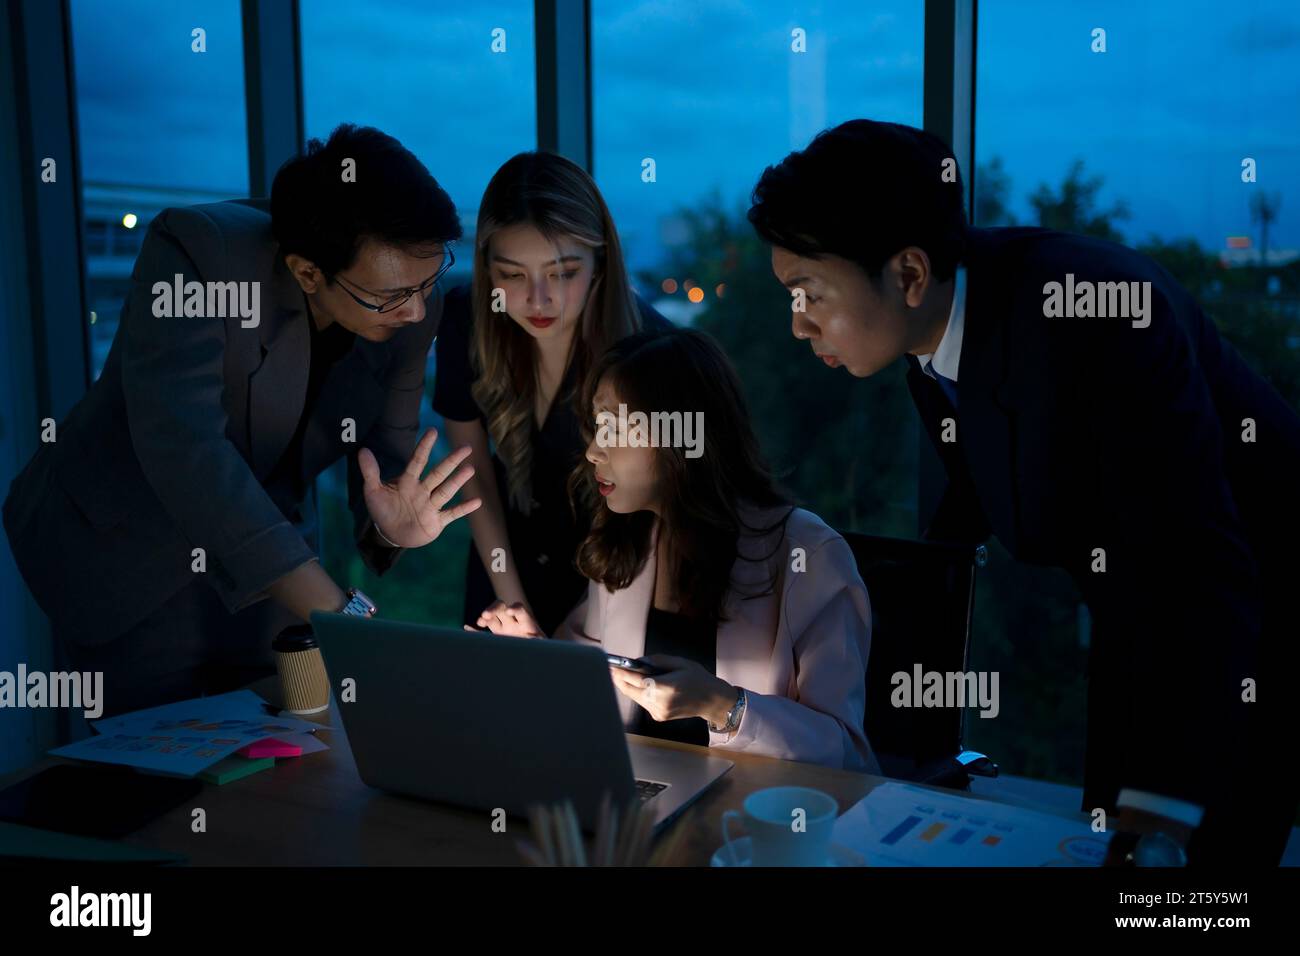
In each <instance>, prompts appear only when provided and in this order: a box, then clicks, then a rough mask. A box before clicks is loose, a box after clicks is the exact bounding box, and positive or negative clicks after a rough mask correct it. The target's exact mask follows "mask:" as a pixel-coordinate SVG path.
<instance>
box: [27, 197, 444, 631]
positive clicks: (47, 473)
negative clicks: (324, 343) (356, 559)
mask: <svg viewBox="0 0 1300 956" xmlns="http://www.w3.org/2000/svg"><path fill="white" fill-rule="evenodd" d="M277 249H278V246H277V244H276V242H275V239H274V238H273V237H272V235H271V220H270V216H269V215H268V214H267V212H266V203H265V201H254V200H241V201H234V202H223V203H211V204H208V205H202V206H194V207H189V208H173V209H166V210H164V211H163V212H161V213H159V215H158V216H157V217H156V218H155V219H154V220H153V223H152V224H151V226H150V227H149V233H148V235H147V237H146V238H145V241H144V246H143V248H142V250H141V252H140V256H139V258H138V259H137V260H136V264H135V269H134V271H133V272H132V275H131V280H132V281H131V288H130V292H129V293H128V295H127V299H126V302H125V304H124V305H123V308H122V319H121V325H120V327H119V328H118V331H117V335H116V337H115V338H114V340H113V346H112V349H111V351H110V352H109V355H108V360H107V363H106V364H105V366H104V370H103V373H102V374H101V375H100V377H99V380H98V381H96V382H95V384H94V385H92V386H91V388H90V389H89V391H87V393H86V394H85V396H83V398H82V399H81V401H79V402H78V403H77V405H76V406H75V407H74V408H73V410H72V411H71V412H70V413H69V415H68V417H67V419H66V420H65V421H63V422H61V423H59V425H58V429H57V441H55V442H52V443H49V444H45V445H43V446H42V447H41V449H40V451H39V452H37V454H36V455H35V456H34V457H33V459H32V461H31V462H29V463H28V465H27V467H26V468H25V469H24V470H23V471H22V472H21V473H20V474H19V475H18V477H17V478H15V479H14V482H13V485H12V486H11V488H10V492H9V496H8V498H7V499H6V500H5V503H4V525H5V529H6V531H7V532H8V535H9V541H10V545H11V547H12V550H13V553H14V557H15V559H16V561H17V563H18V566H19V568H20V569H21V571H22V573H23V577H24V578H25V579H26V581H27V584H28V586H29V587H30V588H31V590H32V593H33V595H34V596H35V598H36V600H37V602H38V603H39V604H40V605H41V607H42V608H43V609H44V610H45V612H46V613H47V614H48V615H49V616H50V618H51V621H52V623H53V625H54V627H55V632H56V633H61V634H66V635H68V636H69V638H70V639H71V640H74V641H76V642H79V643H85V644H97V643H102V642H106V641H108V640H111V639H112V638H113V637H115V636H117V635H119V634H121V633H122V632H123V631H125V630H127V629H128V628H130V627H132V626H133V625H135V624H136V623H138V622H139V621H141V620H143V619H144V618H145V617H147V616H148V615H149V614H150V612H151V611H153V610H154V609H156V608H158V607H159V606H160V605H162V604H163V603H164V602H165V601H167V599H168V598H169V597H171V596H172V595H174V594H175V593H176V592H177V591H178V590H179V589H180V588H182V587H184V586H185V585H187V584H189V583H191V582H192V581H193V580H194V579H195V575H196V573H197V572H195V571H194V570H192V569H191V568H192V565H193V563H194V558H193V557H192V551H193V549H194V548H203V549H204V552H205V555H206V563H207V570H206V572H205V573H203V574H202V575H201V576H202V578H203V580H204V581H205V582H206V583H207V584H208V585H210V586H211V587H212V588H214V589H215V590H216V592H217V594H218V595H219V596H220V598H221V600H222V603H223V604H224V606H225V608H226V609H227V610H228V611H229V612H231V613H234V612H235V611H238V610H241V609H243V608H245V607H248V606H249V605H251V604H253V603H255V602H257V601H259V600H261V599H263V598H264V597H265V596H266V589H267V587H268V585H270V584H271V583H272V582H274V581H275V580H277V579H278V578H280V577H282V576H283V575H284V574H286V573H288V572H289V571H292V570H293V569H294V568H297V567H299V566H300V565H302V564H304V563H306V562H307V561H309V560H311V559H312V558H314V557H315V554H314V551H313V546H312V543H314V539H315V537H316V529H315V513H314V512H315V509H314V508H313V507H299V508H298V509H297V510H296V512H295V513H293V514H291V515H290V516H289V517H286V515H285V514H283V513H282V512H281V510H280V509H279V508H278V507H277V506H276V504H275V503H274V502H273V501H272V499H271V496H270V495H269V494H268V493H267V490H266V489H265V488H264V487H263V484H262V482H263V481H264V480H265V479H266V477H267V476H268V474H269V473H270V472H271V470H272V468H273V467H274V466H275V464H276V462H277V461H278V460H279V458H280V456H281V454H282V453H283V452H284V450H285V448H286V446H287V445H288V443H289V441H290V440H291V439H292V437H293V434H294V430H295V428H296V426H297V423H298V419H299V418H300V416H301V415H302V410H303V405H304V402H305V395H306V386H307V372H308V368H309V364H310V333H309V329H308V327H307V323H308V321H310V319H309V316H308V313H307V310H306V304H305V301H304V298H303V293H302V290H301V289H300V287H299V286H298V284H297V282H296V281H295V280H294V279H293V278H292V277H291V276H290V275H289V272H288V270H287V268H286V267H285V264H284V261H283V259H282V257H281V256H280V255H278V252H277ZM176 273H180V274H182V275H183V276H184V281H187V282H188V281H190V280H194V279H197V280H199V281H232V280H234V281H257V282H260V283H261V285H260V295H261V302H260V322H259V324H258V325H257V326H256V327H250V328H243V327H242V325H241V319H240V317H239V316H238V315H234V316H231V317H228V318H224V319H223V318H211V317H209V318H197V317H188V318H186V317H176V318H159V317H156V316H155V315H154V309H153V305H154V295H153V291H152V290H153V286H154V283H155V282H159V281H166V282H169V283H170V282H172V280H173V277H174V276H175V274H176ZM441 317H442V297H441V292H438V291H435V292H434V293H433V294H432V296H431V298H430V300H429V302H428V308H427V314H426V316H425V319H424V321H423V322H421V323H419V324H418V325H412V326H408V327H407V328H404V329H402V330H401V331H400V332H399V333H398V334H397V335H395V336H394V337H393V338H392V339H390V340H389V341H388V342H385V343H381V344H376V343H372V342H368V341H366V340H364V339H361V338H358V339H357V341H356V344H355V345H354V347H353V349H352V351H351V353H350V354H348V355H347V356H346V357H345V358H344V359H343V360H342V361H340V362H339V363H338V364H337V365H336V366H334V367H333V369H332V370H331V371H330V373H329V375H328V377H327V379H326V380H325V383H324V387H323V388H322V391H321V394H320V397H319V399H318V402H317V407H316V411H315V413H314V414H313V417H312V420H311V422H310V424H309V426H308V428H307V430H306V433H305V436H304V439H303V454H302V459H303V473H304V475H306V476H308V477H314V476H315V475H316V474H318V473H319V472H320V471H321V470H323V469H324V468H325V467H327V466H328V465H329V464H331V463H332V462H334V461H337V460H338V459H339V458H340V457H341V456H344V455H346V456H347V458H348V492H349V494H348V497H349V505H350V507H351V510H352V513H353V516H354V519H355V526H354V533H355V535H356V538H357V542H358V546H359V547H360V548H361V551H362V556H363V558H364V559H365V561H366V564H367V565H368V566H369V567H370V568H371V569H372V570H374V571H376V572H377V573H380V574H382V573H383V572H384V571H386V570H387V569H388V568H389V567H390V566H391V565H392V563H393V561H395V560H396V558H397V555H398V554H399V553H400V552H399V550H398V549H391V548H384V547H382V546H377V545H376V544H373V543H372V542H373V536H372V534H371V531H370V529H371V527H372V525H371V522H370V520H369V516H368V515H367V513H366V508H365V503H364V500H363V496H362V493H361V478H360V470H359V468H358V466H357V462H356V459H357V450H358V449H360V448H363V447H364V448H369V449H370V450H371V451H373V452H374V453H375V456H376V458H377V459H378V461H379V466H380V470H381V473H382V475H383V476H384V478H385V479H388V478H390V477H392V476H393V475H395V474H396V473H398V472H400V471H401V469H402V468H403V467H405V465H406V462H407V461H408V460H409V459H410V455H411V453H412V452H413V451H414V448H415V444H416V442H417V440H418V437H419V435H418V433H419V411H420V403H421V401H422V399H423V396H424V369H425V359H426V356H427V355H428V352H429V348H430V346H431V344H432V342H433V339H434V336H435V334H436V332H437V327H438V323H439V321H440V320H441ZM344 418H352V419H354V420H355V422H356V432H355V433H356V439H357V440H356V442H355V443H354V444H347V443H344V442H343V440H342V426H341V424H340V423H341V421H342V419H344ZM290 518H292V519H293V520H290ZM309 540H310V541H311V542H312V543H309Z"/></svg>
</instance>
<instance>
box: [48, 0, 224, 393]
mask: <svg viewBox="0 0 1300 956" xmlns="http://www.w3.org/2000/svg"><path fill="white" fill-rule="evenodd" d="M239 18H240V5H239V2H238V0H205V2H203V3H198V4H185V5H183V6H182V5H178V4H175V3H168V2H164V0H138V2H134V3H131V4H127V5H123V4H105V3H99V2H95V0H73V3H72V32H73V63H74V68H75V73H76V95H77V120H78V124H79V129H78V143H79V146H80V153H81V157H80V158H81V177H82V187H83V193H82V209H83V215H84V217H85V221H84V228H85V250H86V289H87V299H88V304H89V307H90V310H91V315H90V344H91V372H92V374H93V375H94V377H96V378H98V377H99V373H100V371H101V370H102V369H103V367H104V360H105V359H106V358H107V357H108V350H109V347H110V346H111V345H112V343H113V336H114V334H115V333H116V332H117V322H118V316H119V313H120V312H121V310H122V301H123V299H124V298H125V296H126V292H127V289H128V287H129V282H130V276H131V269H132V267H133V266H134V264H135V257H136V255H137V254H138V253H139V251H140V244H141V242H142V241H143V239H144V233H145V231H146V230H147V229H148V228H149V223H150V222H151V221H152V220H153V217H154V216H155V215H157V213H158V212H159V211H161V210H163V209H165V208H167V207H168V206H189V205H194V204H197V203H204V202H219V201H221V200H223V199H235V198H240V197H243V196H245V195H247V192H248V137H247V130H246V127H245V119H244V54H243V34H242V32H241V28H240V19H239ZM196 30H201V31H203V32H202V33H201V34H199V35H197V36H196V35H195V33H194V31H196Z"/></svg>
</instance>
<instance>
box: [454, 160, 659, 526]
mask: <svg viewBox="0 0 1300 956" xmlns="http://www.w3.org/2000/svg"><path fill="white" fill-rule="evenodd" d="M515 225H530V226H534V227H536V228H537V230H538V231H539V232H541V233H542V235H544V236H546V237H547V238H548V239H550V240H551V241H552V242H555V243H557V244H558V242H559V240H560V239H561V238H563V237H568V238H572V239H574V240H576V241H577V242H580V243H582V244H583V245H585V246H588V247H590V248H591V249H593V250H594V251H595V258H596V261H595V275H594V276H593V278H592V281H591V287H590V289H589V290H588V292H587V301H586V305H585V307H584V308H583V310H582V316H581V319H580V320H579V321H580V323H581V324H580V325H579V328H578V330H577V333H576V334H575V335H574V337H573V345H572V348H571V351H570V354H569V359H568V361H569V363H570V364H573V365H575V366H576V373H577V376H578V378H577V381H579V382H581V381H582V380H583V378H584V377H585V375H586V372H587V370H588V369H589V368H590V367H591V363H592V362H593V361H594V359H595V357H596V356H598V355H600V354H601V353H602V352H603V351H604V350H605V349H606V348H607V347H608V346H609V345H610V343H612V342H615V341H617V340H618V339H620V338H622V337H623V336H624V335H626V334H628V333H629V332H633V331H635V330H636V329H638V328H640V321H639V315H638V312H637V306H636V299H635V298H634V296H633V295H632V287H631V285H630V284H629V283H628V280H627V272H626V270H625V269H624V266H623V250H622V247H621V246H620V245H619V241H618V232H617V231H616V230H615V228H614V221H613V219H612V218H611V217H610V214H609V209H608V208H607V207H606V205H605V200H604V199H602V198H601V195H600V192H599V190H597V189H596V184H595V183H594V182H593V181H592V179H591V177H590V176H588V175H587V173H586V172H584V171H583V169H582V168H581V167H580V166H578V165H577V164H575V163H573V162H570V161H569V160H567V159H565V158H564V157H563V156H556V155H554V154H551V153H536V152H528V153H520V154H518V155H517V156H514V157H512V158H511V159H509V160H507V161H506V163H505V165H503V166H502V167H501V168H500V169H498V170H497V172H496V175H494V176H493V177H492V181H491V182H489V183H488V187H487V190H486V191H485V192H484V193H483V202H482V204H481V205H480V207H479V214H478V232H477V236H476V238H475V247H476V248H475V251H474V280H473V295H472V302H473V310H474V336H473V343H472V346H471V356H470V357H471V361H472V363H473V365H474V367H475V370H476V371H477V373H478V379H477V381H475V383H474V386H473V389H472V394H473V396H474V400H475V401H476V402H477V403H478V406H479V408H481V409H483V413H484V417H485V418H486V419H487V430H488V434H489V435H491V436H492V440H493V441H494V442H496V447H497V455H498V456H499V457H500V458H501V461H502V462H503V463H504V464H505V466H506V480H507V485H508V488H507V489H505V490H506V492H507V497H508V499H509V501H511V502H512V503H513V504H514V505H515V507H516V508H517V509H518V510H520V511H521V512H522V513H524V514H528V513H529V511H530V510H531V507H532V497H533V496H532V463H533V441H532V438H533V431H534V425H533V410H534V408H535V405H536V396H537V349H536V347H535V346H534V344H533V340H532V337H531V336H529V334H528V333H527V332H525V331H524V330H523V329H521V328H520V327H519V326H518V325H517V324H516V323H515V322H514V320H513V319H511V318H510V316H509V315H506V314H505V313H500V312H493V311H492V308H491V302H492V279H491V273H490V271H489V263H488V252H489V250H490V248H491V243H492V237H493V235H495V234H496V233H497V231H498V230H501V229H504V228H506V227H507V226H515ZM572 399H573V396H565V395H556V397H555V401H557V402H560V401H571V400H572Z"/></svg>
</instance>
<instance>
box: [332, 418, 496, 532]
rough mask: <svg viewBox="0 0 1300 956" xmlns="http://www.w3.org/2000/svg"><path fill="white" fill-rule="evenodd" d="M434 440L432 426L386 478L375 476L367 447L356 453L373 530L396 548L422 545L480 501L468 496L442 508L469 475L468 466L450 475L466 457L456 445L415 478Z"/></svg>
mask: <svg viewBox="0 0 1300 956" xmlns="http://www.w3.org/2000/svg"><path fill="white" fill-rule="evenodd" d="M437 440H438V430H437V429H436V428H431V429H429V430H428V431H427V432H425V433H424V437H423V438H421V439H420V443H419V444H418V445H416V446H415V454H414V455H412V456H411V460H410V461H409V462H407V464H406V469H405V470H404V471H403V472H402V473H401V474H400V475H398V476H397V478H395V479H394V480H392V481H382V480H380V475H379V463H378V462H377V461H376V460H375V455H374V452H372V451H371V450H370V449H369V448H363V449H361V450H360V451H359V452H357V464H358V465H359V466H360V468H361V477H362V479H363V480H364V482H365V489H364V491H365V498H366V509H367V510H368V511H369V512H370V518H371V520H372V521H374V523H375V526H376V527H377V528H378V529H379V533H380V534H382V535H383V536H384V537H385V538H387V539H388V540H389V541H391V542H392V543H393V544H395V545H397V546H398V547H401V548H419V547H423V546H424V545H426V544H428V543H429V542H430V541H433V540H435V539H436V538H437V537H438V535H440V534H442V531H443V529H444V528H446V527H447V525H449V524H451V523H452V522H453V521H455V520H456V519H457V518H462V517H464V516H465V515H467V514H469V513H470V512H471V511H474V510H475V509H476V508H478V506H479V505H480V504H482V501H480V500H479V499H478V498H471V499H470V500H469V501H462V502H461V503H460V504H458V505H456V507H454V508H447V510H446V511H443V510H442V509H443V508H444V507H446V505H447V502H449V501H451V499H452V498H453V497H455V494H456V492H457V491H459V490H460V486H461V485H463V484H464V483H465V482H466V481H467V480H468V479H469V477H470V476H471V475H473V474H474V469H473V468H472V467H471V466H469V465H465V466H464V467H462V468H461V469H460V470H458V471H456V473H455V474H454V475H453V474H452V471H453V470H455V469H456V466H457V465H459V464H460V463H461V462H463V461H464V460H465V459H466V458H468V457H469V453H470V450H469V448H459V449H457V450H456V451H454V452H452V453H451V454H450V455H448V456H447V457H446V458H444V459H443V460H442V461H441V462H440V463H439V464H438V465H437V466H436V467H434V468H433V469H432V470H431V471H430V472H429V474H428V475H427V476H426V477H424V478H421V477H420V475H421V474H423V472H424V467H425V465H427V464H428V463H429V454H430V452H432V451H433V445H434V442H436V441H437Z"/></svg>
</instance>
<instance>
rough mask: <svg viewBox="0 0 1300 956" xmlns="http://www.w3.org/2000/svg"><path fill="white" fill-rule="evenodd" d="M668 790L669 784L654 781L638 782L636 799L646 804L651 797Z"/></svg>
mask: <svg viewBox="0 0 1300 956" xmlns="http://www.w3.org/2000/svg"><path fill="white" fill-rule="evenodd" d="M667 789H668V784H666V783H655V782H654V781H653V780H638V781H637V782H636V798H637V800H639V801H640V802H641V803H645V802H646V801H647V800H649V799H650V798H651V797H653V796H655V795H656V794H659V793H662V792H663V791H665V790H667Z"/></svg>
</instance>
